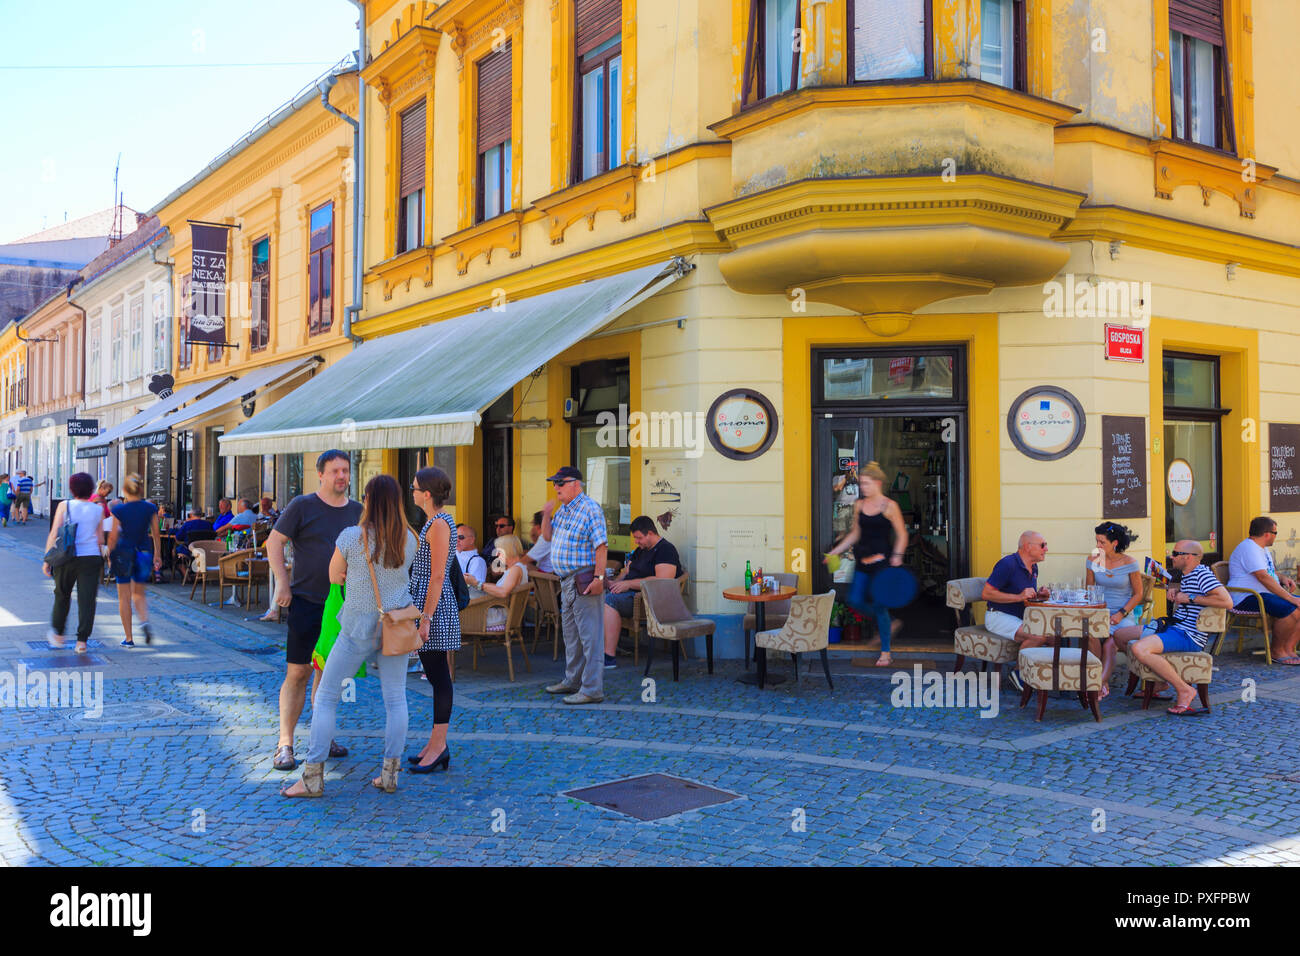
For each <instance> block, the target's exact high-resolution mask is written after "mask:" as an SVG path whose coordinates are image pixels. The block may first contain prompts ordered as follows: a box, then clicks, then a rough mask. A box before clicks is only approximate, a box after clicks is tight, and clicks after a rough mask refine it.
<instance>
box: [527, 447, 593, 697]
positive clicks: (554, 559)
mask: <svg viewBox="0 0 1300 956" xmlns="http://www.w3.org/2000/svg"><path fill="white" fill-rule="evenodd" d="M547 481H550V482H551V483H553V484H554V485H555V490H556V493H557V495H558V496H559V499H560V506H559V507H558V508H557V507H556V506H555V504H556V503H555V499H554V498H552V499H550V500H549V501H547V502H546V504H545V505H544V506H543V507H542V537H543V538H545V539H546V540H547V541H549V542H550V543H551V566H552V567H553V568H554V569H555V573H556V574H557V575H559V577H560V612H561V617H562V618H563V625H562V626H563V631H564V680H562V681H560V683H558V684H551V685H550V686H549V687H547V688H546V692H547V693H548V694H565V695H567V696H565V698H564V702H565V703H566V704H594V703H598V702H599V701H602V700H604V699H605V624H604V601H603V599H602V597H601V595H602V593H603V592H604V590H605V562H606V558H607V555H608V549H607V546H606V537H605V512H604V511H602V510H601V507H600V505H598V504H596V502H595V501H594V500H593V499H592V498H590V497H588V496H587V495H586V494H584V493H583V491H582V472H580V471H578V469H577V468H571V467H569V466H567V465H566V466H565V467H563V468H561V469H560V470H559V471H557V472H556V473H555V474H553V475H551V477H550V478H548V479H547ZM580 584H581V585H582V586H581V587H579V585H580Z"/></svg>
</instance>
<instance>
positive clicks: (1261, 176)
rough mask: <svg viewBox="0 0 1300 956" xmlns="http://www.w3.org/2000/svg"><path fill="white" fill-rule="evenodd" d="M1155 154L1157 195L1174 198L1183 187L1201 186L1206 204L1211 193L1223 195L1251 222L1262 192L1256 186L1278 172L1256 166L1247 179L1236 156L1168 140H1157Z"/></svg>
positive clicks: (1258, 164)
mask: <svg viewBox="0 0 1300 956" xmlns="http://www.w3.org/2000/svg"><path fill="white" fill-rule="evenodd" d="M1151 155H1152V158H1153V159H1154V161H1155V163H1154V165H1155V188H1156V196H1158V197H1159V198H1161V199H1172V198H1173V192H1174V190H1175V189H1177V188H1178V187H1179V186H1187V185H1194V186H1199V187H1200V188H1201V200H1202V202H1204V204H1205V205H1207V206H1208V205H1209V204H1210V194H1211V193H1213V192H1216V191H1217V192H1221V193H1223V194H1224V195H1226V196H1229V197H1230V198H1231V199H1233V200H1234V201H1235V202H1236V203H1237V208H1238V210H1239V211H1240V213H1241V215H1242V216H1244V217H1245V218H1247V219H1254V218H1255V209H1256V197H1257V196H1258V192H1259V191H1258V189H1257V188H1256V186H1257V185H1258V183H1262V182H1267V181H1268V180H1269V179H1271V178H1272V176H1273V174H1274V173H1276V172H1277V168H1276V167H1274V166H1264V165H1262V164H1260V163H1254V164H1253V170H1252V178H1251V179H1249V180H1247V179H1246V176H1245V172H1246V166H1245V165H1244V161H1243V160H1240V159H1238V158H1237V157H1236V156H1229V155H1228V154H1226V153H1220V152H1219V151H1218V150H1212V149H1205V148H1203V147H1198V146H1192V145H1190V144H1188V143H1178V142H1173V141H1172V140H1167V139H1161V140H1153V141H1152V144H1151Z"/></svg>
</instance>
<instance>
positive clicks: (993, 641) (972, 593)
mask: <svg viewBox="0 0 1300 956" xmlns="http://www.w3.org/2000/svg"><path fill="white" fill-rule="evenodd" d="M984 580H985V579H984V578H957V579H956V580H953V581H949V582H948V586H947V589H946V593H947V600H946V603H947V605H948V606H949V607H950V608H952V610H953V616H954V617H955V618H956V620H957V626H956V627H955V628H954V629H953V632H952V652H953V655H954V657H955V658H956V661H955V662H954V664H953V671H954V672H955V671H959V670H961V669H962V668H963V667H964V666H965V665H966V658H968V657H969V658H972V659H973V660H977V661H983V662H984V666H983V670H988V669H989V665H990V664H995V665H997V669H998V675H999V681H1001V675H1002V672H1003V667H1004V666H1005V665H1006V664H1010V663H1011V662H1012V661H1014V660H1015V659H1016V653H1017V651H1018V647H1017V645H1016V642H1015V641H1013V640H1011V639H1010V638H1006V637H998V635H996V634H994V633H993V632H992V631H987V630H985V629H984V628H983V627H982V626H980V625H978V624H976V623H975V618H974V608H975V605H976V604H979V603H980V602H982V601H983V600H984V599H983V598H982V597H980V595H981V594H982V593H983V592H984Z"/></svg>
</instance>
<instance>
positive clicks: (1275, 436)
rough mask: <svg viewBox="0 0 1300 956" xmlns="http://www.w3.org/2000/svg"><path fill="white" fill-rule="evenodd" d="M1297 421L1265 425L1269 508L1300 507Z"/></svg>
mask: <svg viewBox="0 0 1300 956" xmlns="http://www.w3.org/2000/svg"><path fill="white" fill-rule="evenodd" d="M1297 449H1300V425H1281V424H1278V423H1277V422H1273V423H1271V424H1270V425H1269V426H1268V491H1269V504H1268V510H1269V511H1272V512H1278V511H1300V461H1297V459H1296V454H1297Z"/></svg>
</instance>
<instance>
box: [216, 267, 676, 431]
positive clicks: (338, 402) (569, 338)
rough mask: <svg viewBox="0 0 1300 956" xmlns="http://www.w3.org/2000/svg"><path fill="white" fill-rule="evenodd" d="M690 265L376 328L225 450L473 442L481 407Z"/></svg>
mask: <svg viewBox="0 0 1300 956" xmlns="http://www.w3.org/2000/svg"><path fill="white" fill-rule="evenodd" d="M689 268H690V267H689V266H688V265H686V263H685V262H684V261H682V260H673V261H672V262H669V263H665V264H662V265H654V266H645V267H643V268H640V269H633V270H631V271H629V272H624V273H620V274H619V275H615V276H609V277H607V278H604V279H593V280H591V281H588V282H584V283H581V284H579V285H575V286H571V287H568V288H564V289H556V290H555V291H553V292H547V293H544V294H542V295H538V296H534V297H532V298H530V299H521V300H519V301H517V302H508V303H507V304H506V305H505V307H504V308H503V309H502V310H501V311H493V310H491V309H484V310H483V311H480V312H472V313H469V314H468V315H461V316H457V317H456V318H453V319H446V320H444V321H441V322H435V323H433V324H432V325H426V326H422V327H420V328H417V329H410V330H408V331H406V332H398V333H396V334H394V335H385V336H381V337H379V338H376V339H371V340H370V341H367V342H364V343H362V344H361V345H359V346H358V347H357V348H356V349H355V350H354V351H353V352H352V353H350V354H349V355H346V356H345V357H343V358H342V359H340V360H339V361H337V362H335V363H334V364H333V365H331V366H330V367H329V368H327V369H325V370H324V371H322V372H321V373H320V374H318V375H316V376H315V377H314V378H312V379H311V380H310V381H308V382H304V383H303V384H302V385H301V386H299V387H298V388H296V389H294V390H293V391H292V392H290V393H289V394H288V395H286V396H285V397H284V398H282V399H280V400H279V401H278V402H276V403H275V404H274V405H272V406H270V407H269V408H267V409H266V411H263V412H259V413H258V414H257V415H254V416H253V417H252V418H250V419H249V420H248V421H247V422H245V423H244V424H242V425H240V426H239V427H238V428H236V429H234V430H233V431H231V432H228V433H227V434H225V435H222V436H221V439H220V441H221V454H222V455H274V454H291V453H298V452H312V451H321V450H323V449H326V448H341V449H344V450H348V449H360V448H428V447H433V446H435V445H471V444H473V443H474V428H475V426H477V425H478V423H479V420H480V419H479V413H480V412H481V411H483V410H484V409H486V408H487V407H488V406H489V405H491V404H492V403H493V402H495V401H496V400H497V399H498V398H500V397H501V396H502V395H503V394H505V393H506V392H507V391H508V390H509V389H511V388H513V387H514V385H515V383H516V382H518V381H519V380H520V379H522V378H523V377H524V376H526V375H527V374H528V373H529V372H531V371H532V370H533V369H535V368H538V367H540V366H542V365H544V364H545V363H546V362H548V361H550V360H551V359H552V358H554V357H555V356H556V355H559V354H560V353H561V352H563V351H564V350H565V349H567V348H569V347H570V346H572V345H575V344H576V343H578V342H580V341H582V340H583V339H584V338H586V337H587V336H588V335H590V334H592V333H593V332H595V331H596V330H598V329H600V328H601V327H603V326H605V325H608V324H609V323H610V322H613V321H614V320H615V319H617V318H618V317H619V316H620V315H622V314H623V313H624V312H627V311H628V310H629V309H631V308H633V307H634V306H636V305H638V304H640V303H641V302H643V301H644V300H646V299H648V298H649V297H650V296H652V295H654V294H655V293H656V292H658V291H659V290H661V289H663V288H664V287H666V286H668V285H669V284H671V283H673V282H675V281H677V279H679V278H680V277H681V276H682V275H684V274H685V273H686V272H687V271H688V270H689Z"/></svg>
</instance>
